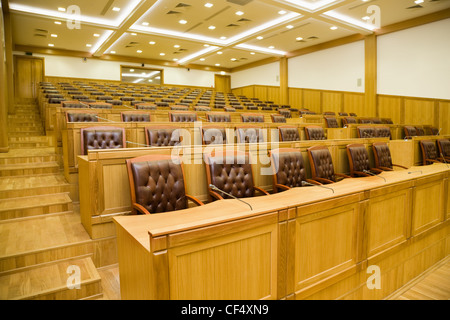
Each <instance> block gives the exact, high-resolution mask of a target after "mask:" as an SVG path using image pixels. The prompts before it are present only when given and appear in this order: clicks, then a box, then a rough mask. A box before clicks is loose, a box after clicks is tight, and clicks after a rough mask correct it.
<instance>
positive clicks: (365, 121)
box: [359, 119, 373, 124]
mask: <svg viewBox="0 0 450 320" xmlns="http://www.w3.org/2000/svg"><path fill="white" fill-rule="evenodd" d="M359 123H362V124H371V123H373V121H372V119H359Z"/></svg>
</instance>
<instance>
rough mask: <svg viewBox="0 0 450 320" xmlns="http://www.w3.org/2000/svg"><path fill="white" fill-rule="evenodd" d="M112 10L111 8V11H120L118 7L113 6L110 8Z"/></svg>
mask: <svg viewBox="0 0 450 320" xmlns="http://www.w3.org/2000/svg"><path fill="white" fill-rule="evenodd" d="M112 10H113V11H120V8H118V7H114V8H112Z"/></svg>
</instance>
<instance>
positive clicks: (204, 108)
mask: <svg viewBox="0 0 450 320" xmlns="http://www.w3.org/2000/svg"><path fill="white" fill-rule="evenodd" d="M194 110H195V111H211V108H210V107H206V106H195V107H194Z"/></svg>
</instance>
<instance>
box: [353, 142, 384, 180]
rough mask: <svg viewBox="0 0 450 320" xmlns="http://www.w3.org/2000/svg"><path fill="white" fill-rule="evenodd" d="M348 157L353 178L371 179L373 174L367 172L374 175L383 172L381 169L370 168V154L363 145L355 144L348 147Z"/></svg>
mask: <svg viewBox="0 0 450 320" xmlns="http://www.w3.org/2000/svg"><path fill="white" fill-rule="evenodd" d="M347 156H348V162H349V164H350V176H351V177H370V176H371V174H370V173H367V172H371V173H372V174H376V173H380V172H382V170H380V169H376V168H370V162H369V152H368V151H367V149H366V147H364V145H363V144H359V143H354V144H349V145H347ZM365 171H367V172H365Z"/></svg>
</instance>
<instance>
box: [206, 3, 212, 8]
mask: <svg viewBox="0 0 450 320" xmlns="http://www.w3.org/2000/svg"><path fill="white" fill-rule="evenodd" d="M212 6H213V4H212V3H209V2H207V3H205V7H207V8H211V7H212Z"/></svg>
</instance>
